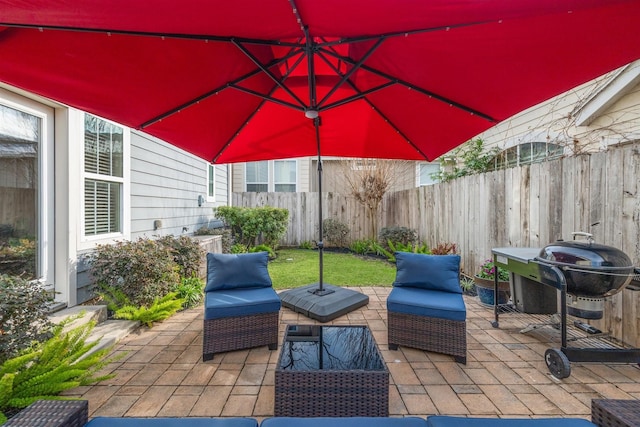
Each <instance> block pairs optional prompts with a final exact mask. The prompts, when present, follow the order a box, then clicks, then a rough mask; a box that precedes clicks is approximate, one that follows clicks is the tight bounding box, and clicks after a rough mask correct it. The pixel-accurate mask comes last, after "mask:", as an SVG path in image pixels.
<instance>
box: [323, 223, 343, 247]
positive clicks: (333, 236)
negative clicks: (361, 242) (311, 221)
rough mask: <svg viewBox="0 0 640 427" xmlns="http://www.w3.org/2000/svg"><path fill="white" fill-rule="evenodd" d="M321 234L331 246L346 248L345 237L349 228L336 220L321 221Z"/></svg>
mask: <svg viewBox="0 0 640 427" xmlns="http://www.w3.org/2000/svg"><path fill="white" fill-rule="evenodd" d="M322 234H323V235H324V239H325V240H326V241H328V242H330V243H331V246H336V247H339V248H346V247H347V236H348V235H349V226H348V225H347V224H345V223H344V222H341V221H338V220H337V219H332V218H327V219H325V220H324V221H322Z"/></svg>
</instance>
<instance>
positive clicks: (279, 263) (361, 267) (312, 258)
mask: <svg viewBox="0 0 640 427" xmlns="http://www.w3.org/2000/svg"><path fill="white" fill-rule="evenodd" d="M323 266H324V268H323V273H324V274H323V283H328V284H331V285H340V286H391V284H392V283H393V281H394V279H395V277H396V267H395V265H393V264H390V263H389V262H387V261H385V260H382V259H367V258H363V257H358V256H356V255H352V254H343V253H334V252H326V251H325V252H324V256H323ZM318 272H319V260H318V251H315V250H309V249H281V250H279V251H278V258H277V259H275V260H274V261H271V262H269V275H271V280H272V281H273V287H274V288H275V289H291V288H297V287H299V286H305V285H310V284H312V283H317V282H318V277H319V273H318Z"/></svg>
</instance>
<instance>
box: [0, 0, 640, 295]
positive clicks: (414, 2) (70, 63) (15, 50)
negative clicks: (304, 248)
mask: <svg viewBox="0 0 640 427" xmlns="http://www.w3.org/2000/svg"><path fill="white" fill-rule="evenodd" d="M638 17H640V2H638V1H636V0H518V1H513V0H457V1H451V0H421V1H418V0H323V1H318V0H235V1H222V0H211V1H201V0H180V1H170V0H153V1H150V0H137V1H130V0H87V1H81V2H78V1H76V0H57V1H51V0H31V1H26V0H22V1H20V0H0V58H2V66H1V67H0V81H2V82H5V83H8V84H10V85H12V86H16V87H19V88H21V89H25V90H27V91H30V92H33V93H37V94H39V95H43V96H45V97H48V98H52V99H54V100H57V101H61V102H63V103H65V104H68V105H71V106H73V107H77V108H79V109H82V110H85V111H88V112H90V113H93V114H96V115H99V116H102V117H106V118H109V119H112V120H114V121H117V122H119V123H122V124H124V125H127V126H130V127H132V128H135V129H140V130H144V131H145V132H147V133H149V134H151V135H155V136H157V137H159V138H161V139H164V140H166V141H168V142H170V143H172V144H175V145H176V146H179V147H181V148H183V149H185V150H187V151H189V152H191V153H193V154H195V155H197V156H200V157H202V158H204V159H207V160H209V161H212V162H214V163H230V162H246V161H255V160H264V159H278V158H287V157H300V156H310V155H318V156H320V155H331V156H345V157H372V158H387V159H408V160H421V159H423V160H433V159H435V158H436V157H438V156H439V155H440V154H443V153H445V152H447V151H449V150H450V149H452V148H454V147H455V146H457V145H459V144H460V143H462V142H464V141H466V140H468V139H469V138H471V137H473V136H474V135H477V134H478V133H480V132H482V131H483V130H485V129H487V128H489V127H491V126H493V125H494V124H496V123H498V122H500V121H501V120H504V119H506V118H508V117H510V116H511V115H513V114H515V113H517V112H519V111H521V110H523V109H525V108H527V107H530V106H532V105H534V104H536V103H539V102H541V101H543V100H545V99H548V98H550V97H552V96H554V95H557V94H559V93H561V92H563V91H566V90H568V89H570V88H572V87H575V86H577V85H579V84H581V83H584V82H586V81H588V80H590V79H593V78H595V77H597V76H599V75H602V74H604V73H606V72H608V71H610V70H612V69H615V68H617V67H620V66H622V65H624V64H626V63H629V62H631V61H633V60H636V59H638V58H639V57H640V32H638V31H637V20H638ZM310 119H311V120H310ZM319 165H320V162H319ZM319 181H320V182H321V179H319ZM320 211H321V209H320ZM320 223H322V221H321V222H320ZM321 228H322V227H320V229H321ZM321 241H322V234H321V235H320V242H321ZM320 254H321V255H320V260H321V265H322V252H321V251H320ZM320 271H321V276H320V287H319V289H322V267H321V269H320Z"/></svg>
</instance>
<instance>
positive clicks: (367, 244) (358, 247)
mask: <svg viewBox="0 0 640 427" xmlns="http://www.w3.org/2000/svg"><path fill="white" fill-rule="evenodd" d="M374 243H375V242H374V241H373V240H354V241H353V242H351V245H349V249H351V250H352V251H353V252H355V253H357V254H359V255H366V254H368V253H371V248H372V245H373V244H374Z"/></svg>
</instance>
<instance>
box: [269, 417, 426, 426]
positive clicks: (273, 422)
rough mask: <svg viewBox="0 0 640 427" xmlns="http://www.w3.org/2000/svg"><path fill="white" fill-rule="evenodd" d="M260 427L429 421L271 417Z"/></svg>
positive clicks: (417, 420) (420, 422)
mask: <svg viewBox="0 0 640 427" xmlns="http://www.w3.org/2000/svg"><path fill="white" fill-rule="evenodd" d="M260 427H427V421H426V420H425V419H424V418H418V417H398V418H390V417H389V418H387V417H343V418H340V417H333V418H330V417H316V418H313V417H311V418H296V417H271V418H265V419H264V420H263V421H262V422H261V423H260Z"/></svg>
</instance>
